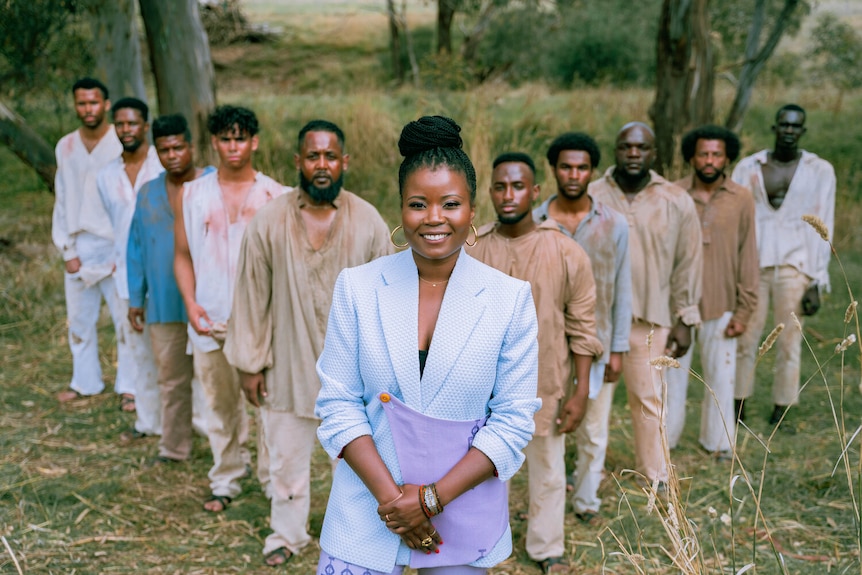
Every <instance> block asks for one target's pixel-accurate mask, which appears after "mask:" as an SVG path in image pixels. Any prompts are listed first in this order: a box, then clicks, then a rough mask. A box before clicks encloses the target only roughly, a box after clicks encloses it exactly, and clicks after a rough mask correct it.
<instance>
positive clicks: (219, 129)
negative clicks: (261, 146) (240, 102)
mask: <svg viewBox="0 0 862 575" xmlns="http://www.w3.org/2000/svg"><path fill="white" fill-rule="evenodd" d="M234 128H236V129H237V130H239V132H240V133H247V134H248V135H249V136H255V135H257V133H258V131H259V130H260V126H259V125H258V123H257V116H255V115H254V112H252V111H251V110H249V109H248V108H243V107H242V106H231V105H230V104H224V105H222V106H219V107H218V108H216V109H215V110H213V111H212V113H210V115H209V117H208V118H207V130H209V133H210V134H212V135H213V136H218V135H219V134H223V133H225V132H230V131H231V130H233V129H234Z"/></svg>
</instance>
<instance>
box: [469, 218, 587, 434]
mask: <svg viewBox="0 0 862 575" xmlns="http://www.w3.org/2000/svg"><path fill="white" fill-rule="evenodd" d="M498 225H499V224H496V223H491V224H486V225H485V226H482V228H481V229H480V230H479V234H478V236H479V239H478V241H477V242H476V245H475V246H473V247H468V248H467V253H468V254H470V255H471V256H473V257H474V258H476V259H477V260H479V261H480V262H482V263H485V264H487V265H489V266H491V267H493V268H496V269H498V270H500V271H501V272H503V273H505V274H508V275H510V276H512V277H514V278H517V279H520V280H525V281H528V282H530V287H531V288H532V290H533V301H534V302H535V304H536V316H537V318H538V320H539V384H538V396H539V397H540V398H541V399H542V407H541V409H540V410H539V411H538V412H536V415H535V421H536V435H548V434H549V433H551V431H552V430H553V428H554V422H555V420H556V418H557V414H558V412H559V406H560V401H561V400H562V399H563V398H565V397H567V396H568V395H569V394H570V391H571V387H570V386H571V382H572V378H573V375H574V374H573V362H572V359H573V358H572V354H578V355H586V356H592V357H601V355H602V351H603V350H602V343H601V342H600V341H599V339H598V337H597V335H596V316H595V310H596V287H595V281H594V280H593V273H592V269H591V266H590V258H589V256H588V255H587V254H586V252H585V251H584V250H583V248H581V247H580V246H579V245H578V244H577V242H575V241H572V239H571V238H569V237H566V236H565V235H564V234H561V233H560V231H559V230H558V229H557V224H556V223H555V222H553V221H548V222H545V223H543V224H541V225H539V226H538V227H537V228H536V229H535V230H534V231H532V232H530V233H528V234H525V235H523V236H520V237H517V238H509V237H506V236H504V235H502V234H500V233H498Z"/></svg>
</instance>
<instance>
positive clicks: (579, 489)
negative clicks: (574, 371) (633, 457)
mask: <svg viewBox="0 0 862 575" xmlns="http://www.w3.org/2000/svg"><path fill="white" fill-rule="evenodd" d="M616 388H617V384H616V383H605V384H604V385H602V388H601V390H600V391H599V395H598V396H597V397H596V398H595V399H590V400H589V402H588V403H587V414H586V415H585V416H584V420H583V421H582V422H581V425H579V426H578V428H577V429H576V430H575V445H576V446H577V448H578V461H577V463H576V465H575V471H574V472H573V473H572V477H573V478H574V482H575V493H574V497H573V499H572V502H573V503H572V507H573V508H574V510H575V513H584V512H587V511H589V512H591V513H598V511H599V508H600V506H601V504H602V500H601V499H599V497H598V493H599V486H600V485H601V483H602V480H603V479H604V478H605V456H606V455H607V452H608V428H609V426H610V418H611V404H612V403H613V399H614V390H615V389H616Z"/></svg>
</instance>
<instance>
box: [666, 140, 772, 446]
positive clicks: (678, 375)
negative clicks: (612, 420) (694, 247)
mask: <svg viewBox="0 0 862 575" xmlns="http://www.w3.org/2000/svg"><path fill="white" fill-rule="evenodd" d="M682 155H683V159H684V160H685V161H686V162H688V164H689V165H690V166H691V168H692V171H693V174H692V175H690V176H688V177H687V178H684V179H682V180H680V181H678V182H676V183H677V185H678V186H680V187H681V188H683V189H685V190H687V191H688V193H689V195H691V197H692V199H693V200H694V203H695V206H696V207H697V212H698V215H699V216H700V223H701V235H702V237H703V296H702V297H701V300H700V318H701V321H702V323H701V325H700V327H699V328H697V330H696V334H697V342H698V346H699V349H700V362H701V365H702V366H703V379H704V382H705V383H706V390H705V391H704V396H703V407H702V409H701V418H700V444H701V445H702V446H703V448H704V449H706V450H707V451H710V452H715V453H716V454H717V456H718V458H719V459H722V460H727V459H730V458H731V457H732V453H733V452H732V449H733V445H734V443H735V437H736V418H735V417H734V407H733V391H734V380H735V379H736V341H737V340H736V338H737V337H739V336H740V335H742V334H743V333H745V329H746V326H747V325H748V323H749V320H750V318H751V314H752V312H753V311H754V307H755V303H756V301H757V285H758V281H759V272H758V266H757V243H756V241H755V237H754V199H753V198H752V197H751V192H749V191H748V190H747V189H745V188H743V187H742V186H740V185H739V184H736V183H734V182H733V181H731V179H730V178H729V177H728V176H726V175H725V173H724V170H725V168H726V167H727V166H728V164H730V163H732V162H734V161H735V160H736V158H737V157H738V156H739V139H738V138H737V137H736V134H734V133H733V132H731V131H730V130H727V129H726V128H722V127H719V126H701V127H700V128H697V129H695V130H692V131H691V132H689V133H688V134H686V135H685V136H684V137H683V139H682ZM692 355H693V354H692V349H689V350H688V353H686V354H685V355H684V356H683V357H682V358H680V364H681V367H680V368H679V369H669V370H668V372H667V406H666V409H665V411H666V412H667V437H668V444H669V446H670V447H671V449H673V448H674V447H676V445H677V443H678V442H679V439H680V437H681V435H682V431H683V426H684V424H685V397H686V390H687V388H688V370H689V368H690V367H691V358H692Z"/></svg>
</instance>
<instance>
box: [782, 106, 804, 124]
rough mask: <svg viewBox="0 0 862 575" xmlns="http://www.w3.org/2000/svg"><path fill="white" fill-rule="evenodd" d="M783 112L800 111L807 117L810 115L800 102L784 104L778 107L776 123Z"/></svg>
mask: <svg viewBox="0 0 862 575" xmlns="http://www.w3.org/2000/svg"><path fill="white" fill-rule="evenodd" d="M782 112H800V113H802V115H803V116H805V117H806V118H807V117H808V114H806V113H805V109H804V108H803V107H802V106H800V105H799V104H784V105H783V106H781V107H780V108H778V111H777V112H775V121H776V123H777V122H778V117H779V116H781V113H782Z"/></svg>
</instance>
